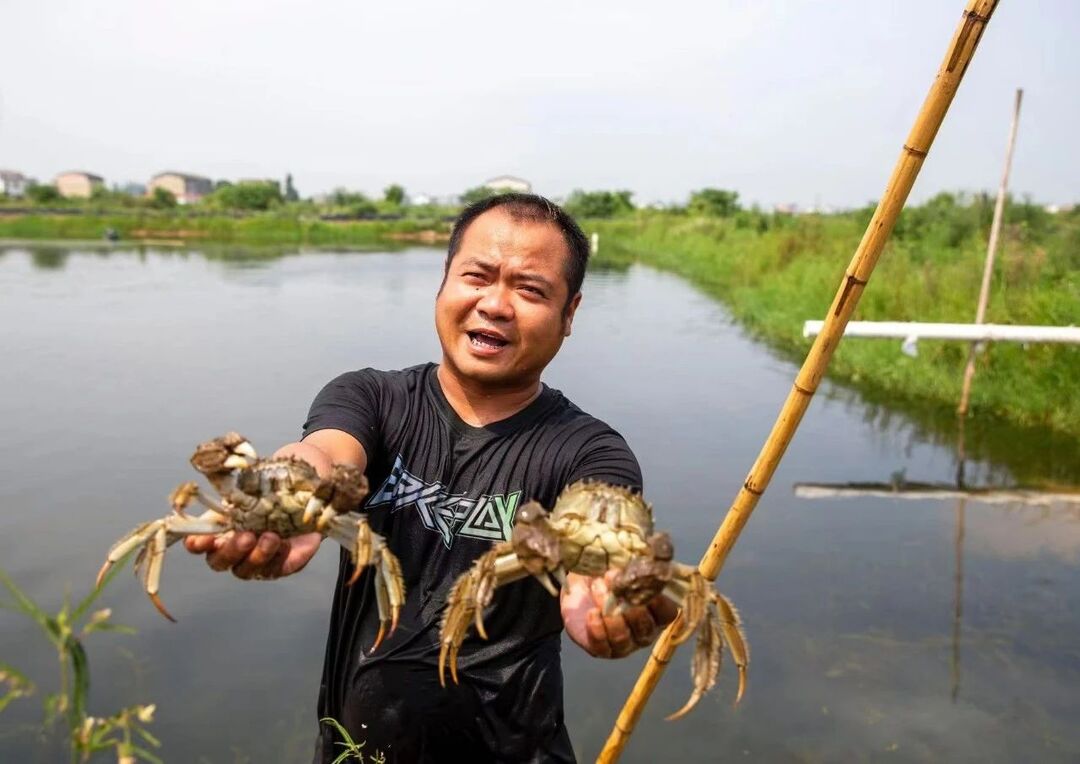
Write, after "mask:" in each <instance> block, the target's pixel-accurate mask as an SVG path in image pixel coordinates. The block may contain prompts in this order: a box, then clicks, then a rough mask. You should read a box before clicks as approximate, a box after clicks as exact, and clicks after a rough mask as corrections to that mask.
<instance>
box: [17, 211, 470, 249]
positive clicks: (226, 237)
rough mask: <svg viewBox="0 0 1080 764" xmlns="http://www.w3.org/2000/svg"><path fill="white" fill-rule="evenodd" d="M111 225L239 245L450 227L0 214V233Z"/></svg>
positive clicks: (367, 239) (77, 234)
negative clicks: (1, 215)
mask: <svg viewBox="0 0 1080 764" xmlns="http://www.w3.org/2000/svg"><path fill="white" fill-rule="evenodd" d="M109 228H111V229H113V230H114V231H116V233H117V235H118V236H119V238H120V239H121V240H125V239H150V240H169V241H178V242H191V243H193V244H199V243H201V242H219V243H244V244H297V245H299V244H310V245H314V246H319V245H348V244H373V243H376V242H380V241H386V240H387V239H395V238H402V239H410V238H413V237H419V236H420V235H421V234H422V233H424V232H425V231H433V232H435V234H445V233H448V232H449V223H447V222H445V221H444V220H442V219H433V218H429V219H423V218H403V219H399V220H352V219H345V220H341V221H337V220H321V219H319V218H317V217H307V216H301V215H297V214H289V213H284V212H283V213H264V214H261V215H250V216H243V217H239V216H237V217H233V216H226V215H216V216H209V215H205V214H200V213H198V212H196V211H194V210H188V209H186V208H177V209H176V210H175V212H172V213H167V212H157V211H154V210H141V211H138V212H133V213H132V214H127V215H124V214H115V213H114V214H101V215H40V214H37V215H35V214H28V215H19V216H4V217H0V238H8V239H101V238H102V235H103V233H104V231H105V230H106V229H109Z"/></svg>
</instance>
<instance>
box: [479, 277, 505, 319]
mask: <svg viewBox="0 0 1080 764" xmlns="http://www.w3.org/2000/svg"><path fill="white" fill-rule="evenodd" d="M476 309H477V310H478V311H480V313H482V314H483V315H484V316H485V317H486V318H488V319H490V320H492V321H499V320H503V321H506V320H509V319H512V318H513V317H514V306H513V305H512V304H511V302H510V292H509V290H507V289H505V288H504V287H503V286H502V285H500V284H492V285H491V286H489V287H488V288H487V289H485V290H484V295H483V296H482V297H481V298H480V302H478V303H477V304H476Z"/></svg>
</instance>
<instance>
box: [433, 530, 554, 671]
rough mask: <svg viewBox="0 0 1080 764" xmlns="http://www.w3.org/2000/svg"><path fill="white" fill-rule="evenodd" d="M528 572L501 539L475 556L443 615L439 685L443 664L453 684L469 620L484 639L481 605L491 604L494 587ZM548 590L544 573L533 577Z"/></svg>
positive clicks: (449, 599) (548, 585) (449, 598)
mask: <svg viewBox="0 0 1080 764" xmlns="http://www.w3.org/2000/svg"><path fill="white" fill-rule="evenodd" d="M527 575H529V571H528V570H526V568H525V565H524V564H523V563H522V562H521V560H520V559H518V556H517V553H516V552H515V551H514V547H513V546H512V545H511V544H510V543H508V542H502V543H500V544H496V545H495V546H494V547H492V549H491V551H489V552H486V553H485V554H483V555H481V556H480V557H478V558H477V559H476V561H475V562H474V563H473V566H472V568H471V569H469V571H467V572H466V573H463V574H462V575H461V576H460V577H459V578H458V580H457V581H456V582H455V583H454V585H453V587H452V588H451V589H450V594H449V596H448V597H447V602H446V612H445V613H444V614H443V622H442V628H441V629H440V642H441V643H442V644H441V645H440V646H439V684H441V685H442V686H443V687H445V686H446V665H447V663H449V664H450V676H451V678H452V679H453V680H454V683H455V684H456V683H457V681H458V675H457V656H458V650H460V649H461V643H462V642H464V641H465V635H466V633H468V631H469V625H470V622H471V623H472V624H473V625H475V626H476V631H477V633H478V634H479V635H480V636H481V637H482V638H483V639H487V632H486V631H485V630H484V620H483V616H484V608H485V607H487V606H488V605H490V604H491V599H492V597H494V595H495V589H497V588H498V587H500V586H502V585H503V584H507V583H510V582H511V581H516V580H518V579H519V578H524V577H525V576H527ZM534 577H535V578H537V579H538V580H541V582H542V583H543V584H544V585H545V587H546V588H548V589H549V590H550V589H551V588H553V587H552V586H551V583H550V581H548V579H547V574H546V573H541V574H537V575H536V576H534Z"/></svg>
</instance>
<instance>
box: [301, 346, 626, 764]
mask: <svg viewBox="0 0 1080 764" xmlns="http://www.w3.org/2000/svg"><path fill="white" fill-rule="evenodd" d="M436 371H437V367H436V365H435V364H426V365H422V366H414V367H412V368H409V369H405V370H403V371H376V370H373V369H363V370H361V371H355V372H349V373H346V374H343V375H341V376H340V377H338V378H337V379H335V380H333V381H332V382H330V383H329V384H328V385H327V386H326V387H325V388H323V390H322V391H321V392H320V393H319V395H318V396H317V397H316V398H315V401H314V403H312V405H311V411H310V413H309V415H308V419H307V422H306V423H305V424H304V435H305V436H307V435H309V434H310V433H312V432H315V431H316V430H323V429H335V430H342V431H344V432H347V433H349V434H350V435H352V436H353V437H355V438H356V439H357V440H358V441H360V443H361V444H362V445H363V446H364V451H365V452H366V453H367V458H368V465H367V473H366V474H367V478H368V481H369V482H370V484H371V493H370V495H369V496H368V497H367V499H366V500H365V502H364V505H363V506H362V507H361V511H362V512H364V513H366V514H367V515H368V520H369V522H370V524H371V526H372V528H373V530H375V531H376V532H378V533H380V534H382V535H383V536H384V537H386V539H387V541H388V543H389V546H390V549H391V550H392V551H393V552H394V553H395V554H396V555H397V556H398V558H399V559H400V560H401V566H402V571H403V574H404V577H405V586H406V598H405V604H404V607H403V608H402V612H401V619H400V623H399V625H398V628H397V631H396V632H395V633H394V635H393V636H392V637H389V638H387V639H385V640H384V641H383V643H382V644H381V645H380V646H379V649H378V651H376V652H375V653H374V654H369V653H368V652H367V650H368V649H369V648H370V647H371V645H372V644H373V643H374V640H375V635H376V632H377V631H378V612H377V608H376V604H375V593H374V590H373V588H372V585H371V575H372V571H371V569H368V570H367V571H366V572H365V573H364V574H362V575H361V577H360V579H359V580H358V581H357V582H356V583H355V584H354V585H353V586H351V587H346V586H344V585H343V584H344V582H345V581H347V580H348V578H349V577H350V576H351V573H352V571H351V563H350V562H349V558H348V555H347V554H346V553H345V552H342V555H341V564H340V569H339V573H338V584H339V585H338V587H337V589H336V591H335V594H334V603H333V610H332V614H331V620H330V634H329V638H328V640H327V645H326V659H325V663H324V666H323V680H322V687H321V691H320V694H319V716H320V717H325V716H330V717H333V718H335V719H337V720H338V721H340V722H341V723H342V724H344V726H345V727H346V729H348V730H349V732H350V734H351V735H352V736H353V738H354V739H355V740H357V741H360V740H367V745H366V746H365V751H367V752H369V753H373V752H374V751H375V750H376V749H379V750H382V751H383V753H385V754H386V756H387V761H391V762H396V761H400V762H410V761H453V760H458V759H462V760H464V759H466V758H469V759H471V760H473V761H496V760H498V761H537V762H539V761H573V760H574V755H573V751H572V749H571V747H570V741H569V738H568V736H567V734H566V728H565V726H564V724H563V710H562V674H561V670H560V665H559V661H560V632H561V630H562V618H561V616H560V613H559V603H558V600H557V599H556V598H555V597H552V596H551V594H549V593H548V592H547V591H546V590H545V589H544V588H543V587H542V586H541V585H540V584H539V583H537V582H536V581H535V580H533V579H531V578H527V579H524V580H521V581H517V582H514V583H511V584H507V585H506V586H503V587H501V588H500V589H498V590H497V591H496V594H495V599H494V602H493V604H492V606H491V607H490V608H489V609H488V611H487V612H486V614H485V618H484V625H485V627H486V630H487V632H488V637H489V639H488V641H484V640H481V639H480V638H479V637H478V636H477V635H476V634H475V632H474V631H472V630H470V634H469V635H468V636H467V637H466V639H465V642H464V644H463V645H462V647H461V651H460V654H459V656H458V676H459V679H460V682H461V683H460V685H458V686H454V685H453V683H452V682H450V681H448V682H447V689H445V690H444V689H443V688H442V687H440V686H439V682H438V673H437V665H438V655H439V626H440V623H441V621H442V612H443V609H444V607H445V604H446V596H447V593H448V591H449V589H450V586H451V585H452V584H453V582H454V581H455V580H456V579H457V577H458V576H459V575H460V574H462V573H464V572H465V571H466V570H468V569H469V567H470V565H471V564H472V562H473V561H474V560H475V559H476V558H477V557H479V556H480V555H481V554H483V553H484V552H486V551H487V550H488V549H490V548H491V545H492V544H493V543H496V542H499V541H503V540H508V539H509V538H510V531H511V529H512V527H513V522H514V517H515V514H516V512H517V510H518V509H519V508H520V507H521V506H522V505H524V504H525V503H526V502H527V501H530V500H534V499H535V500H537V501H539V502H540V503H541V504H543V505H544V506H545V507H548V508H550V507H551V506H552V505H553V504H554V503H555V499H556V497H557V496H558V495H559V492H560V491H561V490H562V489H563V488H564V487H566V486H567V485H569V484H571V483H573V482H575V481H577V480H581V479H584V478H593V479H598V480H604V481H606V482H609V483H614V484H617V485H625V486H629V487H632V488H635V489H637V490H640V489H641V471H640V469H639V467H638V464H637V461H636V459H635V458H634V455H633V453H632V452H631V451H630V449H629V447H628V446H627V445H626V441H625V440H623V438H622V436H620V435H619V434H618V433H617V432H615V431H614V430H613V429H611V428H610V427H608V426H607V425H606V424H604V423H603V422H601V421H599V420H598V419H595V418H593V417H591V416H589V415H588V414H586V413H585V412H583V411H582V410H581V409H579V408H578V407H577V406H575V405H574V404H573V403H571V402H570V401H569V400H567V399H566V397H565V396H563V394H562V393H560V392H559V391H557V390H553V389H551V388H549V387H547V386H544V388H543V391H542V392H541V393H540V395H539V396H538V397H537V398H536V400H534V401H533V402H532V403H530V404H529V405H528V406H527V407H526V408H525V409H523V410H522V411H520V412H518V413H517V414H514V415H513V416H511V417H509V418H508V419H504V420H502V421H500V422H495V423H493V424H489V425H487V426H486V427H473V426H471V425H469V424H467V423H465V422H464V421H463V420H462V419H461V418H460V417H459V416H458V415H457V413H456V412H455V411H454V409H453V408H452V407H451V406H450V404H449V403H448V401H447V400H446V397H445V395H444V394H443V392H442V388H441V386H440V385H439V382H438V378H437V376H436ZM333 740H334V735H333V733H331V732H330V731H329V729H328V728H327V729H324V731H323V735H322V738H321V741H320V752H319V753H318V754H317V756H316V761H326V762H329V761H331V760H332V759H333V758H335V757H336V755H337V754H338V753H340V751H341V749H340V748H338V747H336V746H334V745H333Z"/></svg>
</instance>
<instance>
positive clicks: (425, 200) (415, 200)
mask: <svg viewBox="0 0 1080 764" xmlns="http://www.w3.org/2000/svg"><path fill="white" fill-rule="evenodd" d="M433 201H434V199H432V198H431V197H430V196H428V195H427V194H414V195H413V196H410V197H409V204H413V205H416V206H418V207H422V206H424V205H427V204H431V203H432V202H433Z"/></svg>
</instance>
